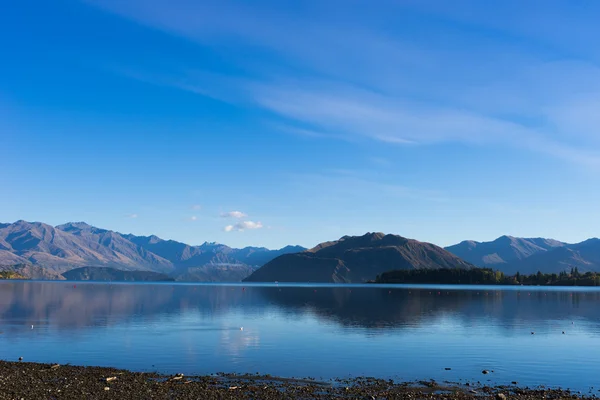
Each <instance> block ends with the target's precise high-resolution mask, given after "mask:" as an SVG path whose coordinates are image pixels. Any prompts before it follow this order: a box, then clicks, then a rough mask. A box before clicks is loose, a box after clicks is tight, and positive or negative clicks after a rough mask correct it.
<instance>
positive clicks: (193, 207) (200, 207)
mask: <svg viewBox="0 0 600 400" xmlns="http://www.w3.org/2000/svg"><path fill="white" fill-rule="evenodd" d="M190 208H191V209H192V210H201V209H202V206H201V205H200V204H194V205H193V206H192V207H190Z"/></svg>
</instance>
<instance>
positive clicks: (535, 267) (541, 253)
mask: <svg viewBox="0 0 600 400" xmlns="http://www.w3.org/2000/svg"><path fill="white" fill-rule="evenodd" d="M446 250H448V251H449V252H451V253H453V254H455V255H457V256H458V257H460V258H462V259H463V260H466V261H468V262H470V263H472V264H475V265H477V266H479V267H489V268H493V269H496V270H500V271H502V272H504V273H505V274H510V275H512V274H515V273H517V272H519V273H521V274H535V273H537V272H538V271H541V272H544V273H559V272H561V271H568V270H570V269H571V268H577V269H578V270H579V271H580V272H588V271H594V272H600V239H596V238H593V239H588V240H586V241H584V242H581V243H575V244H569V243H564V242H559V241H557V240H554V239H543V238H516V237H512V236H501V237H499V238H498V239H496V240H494V241H491V242H475V241H471V240H468V241H464V242H461V243H459V244H457V245H454V246H449V247H446Z"/></svg>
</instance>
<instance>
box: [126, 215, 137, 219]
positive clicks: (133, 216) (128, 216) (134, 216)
mask: <svg viewBox="0 0 600 400" xmlns="http://www.w3.org/2000/svg"><path fill="white" fill-rule="evenodd" d="M137 217H138V215H137V214H129V215H127V218H137Z"/></svg>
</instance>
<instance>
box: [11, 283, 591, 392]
mask: <svg viewBox="0 0 600 400" xmlns="http://www.w3.org/2000/svg"><path fill="white" fill-rule="evenodd" d="M32 325H33V328H32V327H31V326H32ZM241 327H243V330H242V329H240V328H241ZM0 331H1V332H2V334H0V359H4V360H17V359H18V357H21V356H22V357H24V359H25V360H26V361H39V362H53V363H54V362H56V363H61V364H66V363H72V364H76V365H102V366H115V367H119V368H127V369H133V370H139V371H160V372H164V373H179V372H182V373H185V374H211V373H216V372H236V373H256V372H260V373H261V374H272V375H278V376H285V377H309V376H310V377H315V378H320V379H330V378H336V377H338V378H342V377H352V376H375V377H382V378H383V377H384V378H393V379H398V380H416V379H432V378H433V379H436V380H440V381H442V380H449V381H454V382H458V381H461V380H464V381H470V382H476V381H478V380H479V381H481V382H487V381H488V379H490V380H491V382H493V383H497V384H505V383H510V382H511V381H518V382H519V384H521V385H533V386H537V385H542V384H543V385H549V386H561V387H564V388H571V389H576V390H586V391H587V390H589V389H590V387H593V386H595V385H597V386H598V387H600V381H598V373H599V372H600V367H599V364H598V360H600V290H594V289H582V288H546V287H537V288H532V287H508V288H498V287H485V286H479V287H457V286H427V285H417V286H411V287H408V286H401V285H390V286H373V285H343V286H335V287H331V286H325V285H312V286H307V285H305V286H293V285H282V284H280V285H260V286H259V285H241V284H240V285H203V284H115V283H113V284H108V283H82V282H14V281H4V282H0ZM532 331H533V332H535V334H534V335H532V334H531V332H532ZM563 331H564V332H565V334H563V333H562V332H563ZM445 368H451V369H452V370H451V371H446V370H445ZM484 369H488V370H493V371H494V373H492V374H490V375H486V376H484V375H482V374H481V371H482V370H484Z"/></svg>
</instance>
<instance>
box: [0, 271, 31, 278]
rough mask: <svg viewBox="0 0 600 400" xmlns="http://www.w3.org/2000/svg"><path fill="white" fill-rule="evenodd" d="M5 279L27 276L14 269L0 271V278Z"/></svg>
mask: <svg viewBox="0 0 600 400" xmlns="http://www.w3.org/2000/svg"><path fill="white" fill-rule="evenodd" d="M5 279H27V278H26V277H25V276H23V275H21V274H19V273H18V272H15V271H0V280H5Z"/></svg>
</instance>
